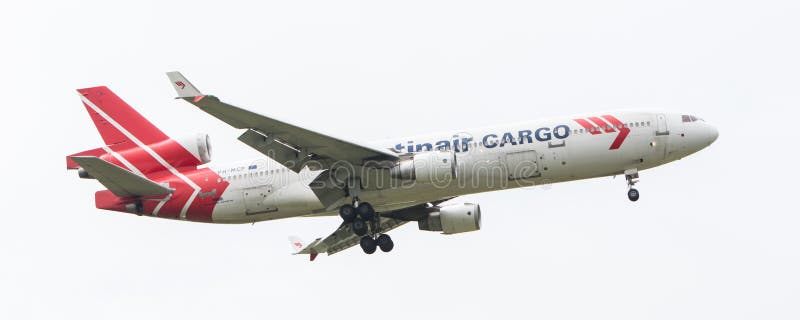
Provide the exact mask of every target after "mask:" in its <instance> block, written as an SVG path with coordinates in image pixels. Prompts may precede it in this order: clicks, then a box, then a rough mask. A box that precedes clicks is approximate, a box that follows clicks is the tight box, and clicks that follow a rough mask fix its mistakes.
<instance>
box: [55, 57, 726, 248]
mask: <svg viewBox="0 0 800 320" xmlns="http://www.w3.org/2000/svg"><path fill="white" fill-rule="evenodd" d="M167 77H168V78H169V80H170V82H171V83H172V86H173V87H174V89H175V90H176V92H177V95H178V97H177V98H176V99H181V100H184V101H187V102H188V103H190V104H192V105H194V106H195V107H197V108H198V109H200V110H202V111H205V112H206V113H208V114H210V115H212V116H214V117H216V118H218V119H219V120H222V121H223V122H225V123H227V124H228V125H230V126H232V127H234V128H236V129H240V130H243V133H242V134H241V136H239V138H238V139H239V140H240V141H241V142H243V143H244V144H246V145H248V146H250V147H252V148H254V149H255V150H257V151H259V152H261V153H262V154H264V155H265V156H266V158H260V159H254V160H246V161H241V162H238V163H234V164H230V165H224V166H211V165H208V164H209V162H210V161H211V154H212V153H211V151H212V149H211V144H210V142H209V137H208V135H206V134H196V135H189V136H187V137H185V138H180V139H172V138H170V137H169V136H167V135H166V134H164V133H163V132H162V131H161V130H159V129H158V128H157V127H156V126H154V125H153V124H152V123H151V122H150V121H148V120H147V119H145V118H144V117H143V116H142V115H141V114H139V113H138V112H137V111H136V110H134V109H133V108H132V107H131V106H129V105H128V104H127V103H125V102H124V101H123V100H122V99H121V98H119V97H118V96H117V95H116V94H114V93H113V92H112V91H111V90H109V89H108V88H107V87H104V86H100V87H92V88H85V89H78V90H77V91H78V93H79V95H80V99H81V101H82V102H83V105H84V107H85V108H86V110H87V111H88V112H89V115H90V117H91V119H92V121H93V122H94V124H95V126H96V127H97V130H98V132H99V133H100V136H101V137H102V139H103V142H104V146H102V147H99V148H95V149H91V150H87V151H83V152H79V153H75V154H72V155H69V156H67V159H66V161H67V168H68V169H75V170H77V171H78V175H79V177H81V178H86V179H96V180H97V181H98V182H100V183H101V184H102V185H103V186H104V187H105V188H106V190H101V191H98V192H96V193H95V206H96V207H97V208H99V209H103V210H111V211H119V212H127V213H132V214H136V215H140V216H149V217H158V218H166V219H175V220H186V221H195V222H207V223H255V222H260V221H268V220H275V219H284V218H291V217H316V216H336V215H338V216H339V217H341V224H340V225H339V226H338V227H337V228H336V230H335V231H334V232H333V233H331V234H330V235H329V236H327V237H324V238H318V239H316V240H314V241H313V242H311V243H309V244H307V245H305V244H303V242H302V241H301V240H300V239H298V238H297V237H290V242H291V243H292V246H293V247H294V248H295V254H307V255H309V256H310V259H311V260H312V261H313V260H314V258H316V257H317V255H318V254H320V253H326V254H328V255H332V254H335V253H337V252H341V251H342V250H345V249H348V248H350V247H353V246H355V245H356V244H358V245H359V246H360V247H361V249H362V250H363V251H364V252H365V253H367V254H372V253H374V252H376V250H377V249H378V248H380V249H381V251H384V252H389V251H391V250H392V249H393V248H394V242H393V240H392V239H391V237H390V236H389V235H388V234H387V232H389V231H391V230H393V229H395V228H397V227H399V226H401V225H403V224H405V223H407V222H416V223H417V225H418V228H419V229H420V230H424V231H433V232H440V233H442V234H456V233H462V232H470V231H476V230H480V228H481V214H482V213H481V208H480V205H479V204H477V203H459V202H458V201H456V200H455V199H456V198H457V197H459V196H463V195H468V194H475V193H481V192H487V191H495V190H505V189H511V188H519V187H526V186H536V185H543V184H552V183H560V182H566V181H574V180H582V179H590V178H597V177H606V176H616V175H624V176H625V180H626V182H627V186H628V191H627V196H628V199H629V200H630V201H637V200H638V199H639V197H640V194H639V191H638V190H637V189H636V188H634V185H635V184H636V183H637V182H638V181H639V172H640V171H643V170H646V169H650V168H654V167H657V166H660V165H662V164H665V163H668V162H672V161H675V160H678V159H681V158H683V157H686V156H688V155H690V154H693V153H695V152H697V151H699V150H701V149H703V148H705V147H707V146H709V145H711V144H712V143H713V142H714V141H715V140H716V139H717V137H718V135H719V133H718V131H717V129H716V128H715V127H714V126H712V125H710V124H709V123H707V122H705V121H704V120H702V119H700V118H698V117H695V116H693V115H690V114H682V113H669V112H645V111H614V112H598V113H595V114H592V115H582V116H570V117H559V118H553V119H544V120H535V121H529V122H522V123H516V124H509V125H500V126H489V127H484V128H477V129H468V130H463V131H453V132H445V133H434V134H427V135H420V136H414V137H404V138H399V139H390V140H383V141H373V142H370V143H362V142H355V141H353V140H346V139H342V138H336V137H334V136H332V135H328V134H324V133H320V132H318V131H313V130H310V129H306V128H303V127H300V126H297V125H293V124H290V123H288V122H284V121H281V120H278V119H275V118H272V117H268V116H264V115H261V114H259V113H256V112H253V111H249V110H247V109H243V108H240V107H236V106H233V105H230V104H227V103H225V102H222V101H221V100H220V99H219V98H217V97H215V96H212V95H206V94H203V93H201V92H200V91H199V90H198V89H197V87H195V86H194V85H192V84H191V83H190V82H189V80H187V79H186V78H185V77H184V76H183V75H182V74H181V73H179V72H168V73H167Z"/></svg>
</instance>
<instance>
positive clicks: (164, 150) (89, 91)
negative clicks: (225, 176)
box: [66, 86, 211, 174]
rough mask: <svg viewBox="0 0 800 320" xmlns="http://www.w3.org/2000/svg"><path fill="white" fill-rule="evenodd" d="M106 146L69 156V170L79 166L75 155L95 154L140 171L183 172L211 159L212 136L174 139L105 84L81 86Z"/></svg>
mask: <svg viewBox="0 0 800 320" xmlns="http://www.w3.org/2000/svg"><path fill="white" fill-rule="evenodd" d="M78 93H79V94H80V98H81V101H82V102H83V105H84V107H86V111H88V112H89V116H90V117H91V119H92V121H93V122H94V125H95V127H96V128H97V132H98V133H100V137H102V139H103V142H104V143H105V146H104V147H100V148H96V149H91V150H87V151H82V152H78V153H76V154H72V155H69V156H67V159H66V160H67V169H79V168H80V165H79V164H78V163H76V162H75V161H74V160H73V159H72V157H81V156H92V157H98V158H100V159H102V160H104V161H107V162H110V163H112V164H115V165H117V166H119V167H121V168H124V169H127V170H129V171H131V172H134V173H138V174H147V173H150V172H157V171H172V170H178V171H180V170H181V169H183V168H196V167H197V166H198V165H201V164H204V163H208V162H209V161H211V152H210V145H209V142H208V137H207V136H206V135H203V134H200V135H196V136H193V137H190V138H188V139H182V140H181V141H175V140H172V139H170V137H168V136H167V135H166V134H164V132H162V131H161V130H160V129H158V127H156V126H155V125H153V124H152V123H151V122H150V121H148V120H147V119H146V118H145V117H143V116H142V115H141V114H140V113H139V112H137V111H136V110H134V109H133V108H132V107H131V106H130V105H128V104H127V103H125V101H123V100H122V99H120V97H118V96H117V95H116V94H114V92H112V91H111V90H110V89H108V88H107V87H104V86H100V87H93V88H85V89H78Z"/></svg>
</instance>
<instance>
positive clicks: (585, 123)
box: [575, 119, 600, 134]
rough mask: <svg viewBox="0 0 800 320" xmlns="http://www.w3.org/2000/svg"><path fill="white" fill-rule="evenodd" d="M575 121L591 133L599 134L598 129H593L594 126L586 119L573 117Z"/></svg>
mask: <svg viewBox="0 0 800 320" xmlns="http://www.w3.org/2000/svg"><path fill="white" fill-rule="evenodd" d="M575 122H577V123H578V124H579V125H581V127H583V128H584V129H586V131H589V132H590V133H591V134H600V131H597V130H595V129H594V126H593V125H592V124H591V123H589V121H586V120H584V119H575Z"/></svg>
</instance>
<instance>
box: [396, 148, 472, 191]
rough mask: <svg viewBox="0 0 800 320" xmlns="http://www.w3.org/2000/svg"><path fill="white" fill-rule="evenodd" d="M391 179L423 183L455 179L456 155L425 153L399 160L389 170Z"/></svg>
mask: <svg viewBox="0 0 800 320" xmlns="http://www.w3.org/2000/svg"><path fill="white" fill-rule="evenodd" d="M390 174H391V176H392V178H395V179H401V180H415V181H419V182H425V183H443V182H444V183H446V182H449V181H451V180H454V179H455V178H456V154H455V153H453V152H451V151H427V152H420V153H417V154H414V155H412V156H410V157H408V158H403V159H400V161H398V162H397V164H396V165H395V166H394V167H392V168H391V169H390Z"/></svg>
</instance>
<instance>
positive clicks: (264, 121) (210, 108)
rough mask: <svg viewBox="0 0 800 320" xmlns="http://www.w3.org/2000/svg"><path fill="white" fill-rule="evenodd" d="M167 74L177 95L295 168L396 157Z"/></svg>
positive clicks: (360, 162)
mask: <svg viewBox="0 0 800 320" xmlns="http://www.w3.org/2000/svg"><path fill="white" fill-rule="evenodd" d="M167 76H168V77H169V79H170V82H172V85H173V87H174V88H175V91H177V92H178V98H181V99H183V100H186V101H188V102H189V103H191V104H194V105H195V106H197V107H198V108H200V109H201V110H203V111H205V112H207V113H208V114H210V115H212V116H214V117H216V118H218V119H220V120H222V121H224V122H225V123H227V124H229V125H231V126H233V127H235V128H239V129H246V130H247V131H246V132H245V133H244V134H242V135H241V136H240V137H239V140H241V141H242V142H244V143H245V144H247V145H249V146H251V147H253V148H254V149H256V150H258V151H259V152H261V153H263V154H265V155H267V156H268V157H270V158H272V159H274V160H276V161H278V162H280V163H282V164H284V165H286V166H287V167H288V168H290V169H292V170H294V171H296V172H299V171H300V170H301V169H302V168H303V166H304V165H305V164H306V163H307V162H308V161H311V160H317V161H322V160H332V161H347V163H350V164H353V165H362V164H364V163H365V162H367V161H376V162H375V163H379V162H380V161H385V160H391V161H394V160H397V155H395V154H393V153H391V152H389V151H388V150H386V151H383V150H377V149H373V148H370V147H367V146H363V145H359V144H356V143H352V142H349V141H346V140H343V139H338V138H335V137H332V136H330V135H326V134H322V133H319V132H315V131H311V130H308V129H304V128H302V127H299V126H296V125H292V124H289V123H287V122H284V121H280V120H277V119H274V118H271V117H267V116H263V115H260V114H258V113H255V112H252V111H248V110H245V109H242V108H239V107H236V106H232V105H230V104H227V103H225V102H222V101H220V100H219V99H218V98H217V97H214V96H209V95H203V94H202V93H200V91H199V90H197V88H196V87H195V86H193V85H192V84H191V83H190V82H189V80H187V79H186V78H185V77H184V76H183V75H181V74H180V73H179V72H177V71H173V72H168V73H167Z"/></svg>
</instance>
